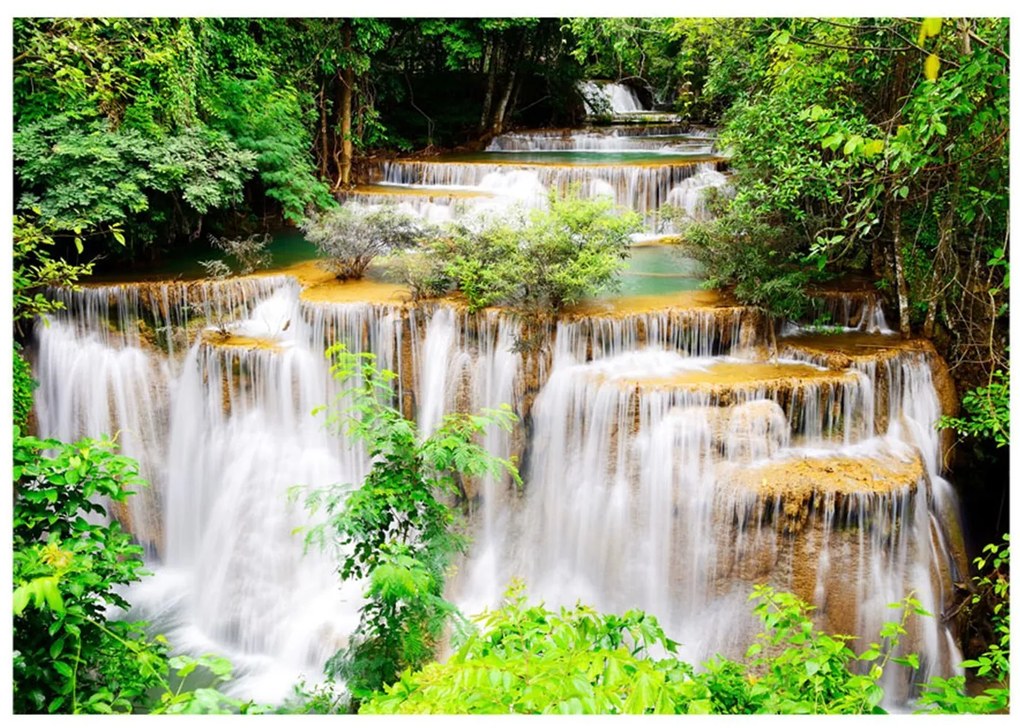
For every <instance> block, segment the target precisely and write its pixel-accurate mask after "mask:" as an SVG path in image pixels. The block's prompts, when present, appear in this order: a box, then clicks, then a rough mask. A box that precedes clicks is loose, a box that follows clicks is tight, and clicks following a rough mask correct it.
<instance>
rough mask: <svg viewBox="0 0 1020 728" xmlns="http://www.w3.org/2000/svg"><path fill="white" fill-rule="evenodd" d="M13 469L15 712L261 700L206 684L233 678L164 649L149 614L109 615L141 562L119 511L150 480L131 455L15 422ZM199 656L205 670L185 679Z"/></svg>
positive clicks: (222, 666) (218, 662) (240, 708)
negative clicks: (33, 432)
mask: <svg viewBox="0 0 1020 728" xmlns="http://www.w3.org/2000/svg"><path fill="white" fill-rule="evenodd" d="M50 453H52V454H50ZM13 476H14V491H15V502H14V511H13V547H14V560H13V571H12V577H13V582H14V590H13V595H12V606H13V611H14V642H13V647H14V654H13V665H14V674H13V677H14V692H13V696H14V700H13V706H14V710H15V712H17V713H100V714H109V713H131V712H136V711H142V712H150V713H226V712H231V713H236V712H254V711H255V710H256V708H255V707H254V706H253V705H252V704H251V703H250V702H245V701H240V700H236V699H233V698H228V697H227V696H225V695H223V694H222V693H220V692H219V691H218V690H216V689H215V688H214V687H213V685H215V684H216V683H218V682H220V681H223V680H227V679H229V677H230V669H231V668H230V663H229V662H227V661H226V660H224V659H222V658H219V657H215V656H213V655H204V656H202V657H201V658H197V659H196V658H190V657H187V656H177V657H172V658H169V659H168V657H167V651H168V645H167V643H166V640H165V639H163V638H162V637H157V638H156V639H149V638H148V637H147V636H146V634H145V627H146V624H145V623H144V622H127V621H124V620H121V619H115V618H112V617H111V613H113V612H115V611H117V610H127V609H128V607H129V604H128V603H127V601H126V600H125V599H124V598H123V596H121V593H120V590H121V589H122V588H123V587H124V586H126V585H128V584H130V583H132V582H135V581H137V580H138V579H140V578H141V577H142V576H143V575H145V574H146V573H147V572H146V571H145V570H144V565H143V563H142V560H141V554H142V548H141V547H140V546H138V545H136V544H134V543H132V539H131V536H130V534H128V533H127V532H126V531H124V530H123V528H122V527H121V524H120V522H119V521H118V520H117V519H116V517H115V513H116V509H119V508H122V507H124V503H125V501H126V500H127V498H128V496H130V495H131V494H133V493H134V492H135V490H134V489H135V488H138V487H144V486H145V485H146V483H145V481H144V480H142V479H141V478H140V477H139V475H138V464H137V463H136V462H135V461H134V460H132V459H130V458H127V457H124V456H123V455H118V454H116V452H115V449H114V444H113V443H112V442H110V441H109V440H98V441H97V440H90V439H83V440H80V441H78V442H76V443H74V444H70V445H69V444H65V443H62V442H59V441H57V440H40V439H37V438H34V437H28V436H23V435H21V432H20V430H19V428H18V427H17V426H15V428H14V473H13ZM101 502H102V503H109V504H112V508H113V509H114V513H110V512H109V511H108V510H107V506H105V505H103V504H102V503H101ZM200 666H201V667H203V668H205V669H207V670H208V672H209V677H208V678H206V679H205V680H204V684H203V685H201V686H199V687H195V688H188V689H185V679H186V678H187V676H188V675H189V674H191V673H192V672H194V671H195V669H196V668H197V667H200ZM170 669H172V670H173V671H174V673H175V676H176V677H175V678H174V680H171V679H170V678H169V676H168V671H169V670H170ZM171 682H175V683H176V687H171Z"/></svg>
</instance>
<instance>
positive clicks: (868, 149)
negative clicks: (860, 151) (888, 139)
mask: <svg viewBox="0 0 1020 728" xmlns="http://www.w3.org/2000/svg"><path fill="white" fill-rule="evenodd" d="M883 149H885V142H884V141H882V140H881V139H871V140H869V141H868V142H867V143H865V145H864V156H865V157H873V156H875V155H876V154H881V152H882V150H883Z"/></svg>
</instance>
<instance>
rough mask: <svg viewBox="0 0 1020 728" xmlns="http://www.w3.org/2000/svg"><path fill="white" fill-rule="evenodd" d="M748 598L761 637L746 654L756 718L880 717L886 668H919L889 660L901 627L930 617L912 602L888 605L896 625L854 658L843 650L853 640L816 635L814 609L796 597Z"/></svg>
mask: <svg viewBox="0 0 1020 728" xmlns="http://www.w3.org/2000/svg"><path fill="white" fill-rule="evenodd" d="M751 598H752V599H756V600H758V604H757V605H756V606H755V613H756V614H758V616H759V618H760V619H761V621H762V624H764V626H765V632H764V633H763V634H761V635H759V640H758V642H757V643H755V644H754V645H752V646H751V647H750V648H749V649H748V653H747V654H748V657H749V658H752V660H751V662H750V667H751V669H752V671H753V674H755V675H756V676H757V679H754V680H753V687H752V688H751V690H750V692H749V695H748V697H749V699H750V700H751V701H752V704H754V705H755V707H756V712H761V713H783V714H791V713H792V714H796V713H839V714H867V713H884V712H885V711H884V710H883V709H882V708H881V707H880V703H881V701H882V697H883V695H884V693H883V690H882V687H881V685H880V684H879V680H880V679H881V677H882V674H883V672H884V671H885V669H886V666H887V664H888V663H889V662H890V661H892V662H894V663H899V664H903V665H907V666H910V667H912V668H913V669H915V670H916V669H917V667H918V658H917V655H914V654H907V655H902V656H899V657H893V654H894V653H895V651H896V649H897V648H898V646H899V642H900V638H901V636H902V635H904V634H906V629H905V627H904V625H905V624H906V622H907V620H908V619H909V618H910V616H911V615H913V614H920V615H924V616H931V615H930V614H929V613H928V612H926V611H924V609H923V608H922V607H921V604H920V603H919V602H918V601H917V600H916V599H914V598H913V597H907V598H905V599H904V600H903V601H902V602H901V603H898V604H891V605H889V606H890V608H893V609H900V610H902V613H901V618H900V621H899V622H887V623H885V625H884V626H883V627H882V629H881V631H880V637H881V641H880V642H872V643H871V644H870V645H869V646H868V649H867V650H865V651H864V652H862V653H861V654H859V655H858V654H855V653H854V651H853V650H851V649H850V647H849V646H848V644H847V643H848V642H849V641H851V640H852V639H853V638H852V637H849V636H845V635H828V634H826V633H824V632H821V631H818V630H816V629H815V628H814V624H813V623H812V622H811V620H810V619H809V617H808V616H807V615H808V612H809V611H810V610H812V609H813V607H811V606H809V605H808V604H806V603H804V602H803V601H801V600H800V599H799V598H797V597H796V596H794V595H792V594H785V593H780V592H776V591H775V590H774V589H772V588H771V587H757V588H755V590H754V592H753V593H752V595H751ZM855 661H856V663H857V668H856V671H855V670H852V669H851V666H852V665H854V663H855ZM868 663H870V664H868Z"/></svg>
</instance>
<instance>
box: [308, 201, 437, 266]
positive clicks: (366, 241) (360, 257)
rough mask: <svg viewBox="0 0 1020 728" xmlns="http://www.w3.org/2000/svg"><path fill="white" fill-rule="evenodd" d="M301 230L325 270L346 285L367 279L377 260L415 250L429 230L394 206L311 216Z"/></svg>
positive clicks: (347, 208)
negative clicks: (400, 252)
mask: <svg viewBox="0 0 1020 728" xmlns="http://www.w3.org/2000/svg"><path fill="white" fill-rule="evenodd" d="M301 229H302V230H303V231H304V233H305V237H306V238H308V240H309V241H310V242H312V243H314V244H315V245H316V247H318V249H319V252H320V253H321V254H322V256H323V257H325V258H326V261H325V265H326V267H327V268H329V270H331V271H332V272H333V273H335V274H336V277H337V278H338V279H339V280H342V281H343V280H349V279H358V278H361V277H362V276H364V275H365V270H366V269H367V268H368V266H369V264H371V262H372V261H373V260H374V259H375V258H376V257H378V256H380V255H384V254H386V253H390V252H392V251H396V250H402V249H405V248H409V247H411V246H413V245H414V244H415V242H416V241H417V240H418V239H419V238H420V237H422V236H423V235H425V234H426V230H427V226H426V225H425V224H424V223H422V222H421V221H420V220H419V219H417V218H415V217H414V216H413V215H410V214H408V213H405V212H402V211H400V210H398V209H396V208H395V207H393V206H383V207H380V208H377V209H371V210H370V209H365V208H362V207H358V206H355V205H341V206H340V207H338V208H336V209H333V210H329V211H326V212H315V213H312V214H311V215H309V216H308V218H306V219H305V221H304V223H302V225H301Z"/></svg>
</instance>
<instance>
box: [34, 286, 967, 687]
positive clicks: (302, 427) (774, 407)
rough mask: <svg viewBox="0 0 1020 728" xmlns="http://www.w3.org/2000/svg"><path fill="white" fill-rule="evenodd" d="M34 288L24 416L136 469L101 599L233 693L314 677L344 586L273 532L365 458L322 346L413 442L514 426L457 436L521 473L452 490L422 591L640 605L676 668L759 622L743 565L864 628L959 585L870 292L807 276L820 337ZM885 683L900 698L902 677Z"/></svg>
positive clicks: (952, 542)
mask: <svg viewBox="0 0 1020 728" xmlns="http://www.w3.org/2000/svg"><path fill="white" fill-rule="evenodd" d="M51 295H53V296H54V297H59V298H60V299H61V300H62V301H63V302H64V303H65V304H66V307H67V308H66V310H65V311H61V312H58V313H57V314H55V315H54V316H53V320H52V321H51V323H50V325H49V326H38V327H36V336H37V342H36V347H35V350H34V366H35V371H36V376H37V377H38V378H39V380H40V381H41V387H40V389H39V392H38V398H37V406H38V421H39V429H40V434H42V435H43V436H57V437H60V438H62V439H67V440H73V439H76V438H77V437H80V436H83V435H91V436H96V435H99V434H102V433H119V435H118V441H119V443H120V445H121V447H122V449H123V451H124V453H125V454H127V455H130V456H132V457H135V458H137V459H138V460H139V462H140V466H141V469H142V472H143V475H144V476H145V477H147V478H148V479H149V480H150V481H151V483H152V488H150V489H149V492H148V493H145V494H144V495H143V496H140V497H137V498H135V499H133V500H132V503H131V511H130V513H129V514H128V515H127V521H128V524H127V525H128V527H129V528H130V530H131V532H132V533H133V534H134V536H135V537H136V538H137V540H138V541H139V542H140V543H142V544H144V545H145V547H146V550H147V556H148V560H149V563H150V564H151V565H152V567H153V570H154V571H155V576H153V577H152V578H150V579H147V580H145V581H143V582H142V583H141V584H140V585H138V586H137V587H135V588H133V589H132V590H131V591H130V593H129V594H127V597H128V599H129V601H131V603H132V604H133V605H134V606H135V613H136V614H137V616H138V617H139V618H146V619H150V620H151V621H152V622H153V624H154V625H155V628H156V629H159V630H160V631H163V632H165V633H166V634H167V636H168V638H169V639H170V640H171V643H172V644H173V645H175V647H176V648H178V649H183V650H187V651H190V652H197V653H201V652H206V651H212V652H217V653H219V654H223V655H225V656H227V657H228V658H230V659H231V660H232V661H233V662H234V663H235V665H236V666H237V674H238V680H237V681H235V682H234V683H233V684H232V685H231V686H230V688H229V689H230V690H231V691H232V692H233V693H235V694H237V695H245V696H247V697H254V698H256V699H258V700H264V701H269V702H273V701H278V700H282V699H283V698H284V697H285V696H286V693H287V692H288V690H289V687H290V685H291V684H293V682H294V681H296V680H297V678H298V676H300V675H304V676H306V677H307V678H308V679H309V680H310V681H311V682H314V681H315V680H316V679H318V678H320V677H321V669H322V666H323V663H324V661H325V659H326V658H327V657H328V656H329V655H331V654H333V653H334V652H335V651H336V650H337V649H338V648H339V647H341V646H343V645H344V644H345V642H346V640H347V639H348V636H349V635H350V634H351V632H352V631H353V630H354V628H355V626H356V624H357V618H358V616H357V613H358V608H359V606H360V604H361V591H362V589H363V585H361V584H355V583H352V584H345V585H343V586H342V587H339V586H338V584H337V578H336V573H335V569H336V564H335V558H334V556H333V555H331V554H320V553H316V552H310V553H308V554H305V553H304V549H303V547H302V543H301V539H300V536H295V535H294V533H293V532H294V530H295V529H296V528H299V527H301V526H304V525H308V523H309V520H310V519H309V516H308V514H307V513H305V512H304V510H303V508H302V506H301V505H300V503H295V502H292V501H290V500H288V497H287V493H288V489H290V488H291V487H292V486H295V485H305V486H310V487H319V486H325V485H329V484H350V485H351V486H356V485H357V484H358V483H360V482H361V481H362V479H363V478H364V476H365V474H366V473H367V471H368V468H369V466H370V463H369V462H368V458H367V456H366V454H365V452H364V449H363V448H362V447H361V446H360V445H359V444H357V443H351V442H348V441H346V440H345V439H344V438H342V437H340V436H338V435H337V434H336V433H335V432H332V431H330V430H328V429H327V428H326V427H325V425H324V418H323V416H322V415H318V416H316V415H313V414H312V412H313V410H314V409H316V408H317V407H319V406H321V405H325V404H330V403H333V402H334V401H335V400H336V398H337V397H338V396H340V394H341V392H342V389H343V387H342V386H341V385H340V384H338V383H337V382H335V381H333V379H332V378H331V376H330V373H329V362H328V361H327V360H326V358H325V357H324V356H323V351H324V350H325V348H326V347H327V346H329V345H331V344H333V343H337V342H341V343H344V344H345V346H346V347H347V349H348V350H349V351H352V352H371V353H372V354H374V355H375V357H376V365H377V366H378V367H379V368H384V369H389V370H392V371H394V372H396V373H397V375H398V376H397V377H396V379H395V380H394V383H393V385H394V388H395V402H394V404H395V405H397V406H399V407H400V408H401V409H402V411H403V412H405V413H406V414H408V415H410V416H413V417H414V418H415V419H416V420H417V422H418V426H419V429H420V432H421V433H422V436H427V435H428V434H429V433H431V432H434V431H435V429H436V428H437V427H438V426H439V425H440V423H441V422H442V419H443V417H444V416H445V415H446V414H449V413H451V412H468V411H471V412H477V411H480V410H482V409H484V408H493V407H497V406H499V405H500V404H503V403H506V404H509V405H511V407H512V409H513V410H514V411H515V413H516V414H517V415H518V416H519V418H520V421H519V422H518V423H517V425H516V427H515V428H514V431H513V432H512V433H507V432H504V431H502V430H492V431H490V432H488V433H487V434H486V436H485V438H484V441H483V445H484V446H485V448H486V449H487V450H488V451H489V452H491V453H493V454H494V455H497V456H498V457H503V458H516V459H517V461H518V462H519V463H520V464H521V470H522V475H523V477H524V480H525V484H524V487H523V489H522V490H518V489H517V488H516V487H515V486H514V485H513V484H512V483H511V482H510V480H509V479H508V478H488V479H481V480H479V481H478V482H467V483H465V484H464V489H465V490H464V493H463V496H464V501H465V502H464V504H463V505H464V507H465V510H466V512H467V513H468V514H469V523H468V526H469V529H470V532H471V534H472V538H473V543H472V546H471V549H470V551H469V553H468V554H467V556H466V557H465V559H464V560H463V562H462V563H461V564H460V565H459V566H458V573H457V574H456V575H455V576H454V577H453V578H452V579H451V580H450V583H449V596H450V597H451V598H453V599H454V600H455V601H456V602H457V603H458V604H460V605H461V607H462V608H463V609H464V610H465V611H466V612H468V613H476V612H478V611H480V610H481V609H482V608H483V607H485V606H493V605H495V604H496V603H497V601H498V599H499V597H500V595H501V594H502V592H503V590H504V589H505V588H506V586H507V584H508V582H509V580H510V579H511V578H513V577H515V576H519V577H523V578H524V579H525V582H526V583H527V585H528V591H529V594H530V595H531V596H532V598H535V599H544V600H545V601H547V602H548V603H549V604H563V605H572V604H574V603H575V602H576V601H577V600H578V599H580V600H582V601H585V602H588V603H590V604H592V605H594V606H595V607H596V608H598V609H602V610H607V611H623V610H627V609H633V608H639V609H645V610H647V611H649V612H651V613H653V614H655V615H656V616H658V617H659V618H660V619H661V620H662V622H663V624H664V626H665V627H666V629H667V632H668V633H669V634H670V635H671V636H672V637H674V638H675V639H677V640H678V641H680V642H681V643H682V645H683V648H682V657H683V658H684V659H686V660H688V661H690V662H692V663H694V664H697V663H699V662H700V661H702V660H704V659H707V658H708V657H710V656H712V655H713V654H715V653H717V652H719V653H722V654H728V655H730V656H732V657H740V653H741V650H742V649H743V648H744V647H745V646H746V644H747V642H748V640H750V639H751V638H753V636H754V634H755V633H756V632H757V631H759V629H760V626H759V625H758V623H757V621H756V620H755V618H754V617H753V615H752V613H751V611H750V609H749V607H748V605H747V604H746V597H747V595H748V593H749V592H750V589H751V588H752V586H753V585H754V584H757V583H769V584H772V585H773V586H775V587H776V588H778V589H782V590H790V591H795V592H796V593H798V594H799V595H800V596H801V597H803V598H805V599H808V600H811V601H813V602H814V603H816V604H817V606H818V611H817V612H816V613H815V614H816V617H817V619H818V621H819V626H821V627H822V628H824V629H826V630H828V631H830V632H846V633H853V634H859V635H862V636H863V637H865V638H866V639H874V638H875V636H876V635H877V632H878V629H879V628H880V627H881V624H882V623H883V622H884V621H887V620H889V619H895V615H893V614H891V613H890V610H888V609H887V607H886V605H887V604H888V603H890V602H893V601H896V600H898V599H901V598H902V597H903V596H905V595H906V594H908V593H911V592H913V593H914V594H915V596H916V597H917V598H918V599H920V600H921V601H922V603H923V604H924V605H925V606H926V608H928V609H929V610H930V611H933V612H936V613H938V612H940V611H941V609H942V608H943V605H945V604H946V603H947V602H948V599H949V598H950V595H951V590H952V582H953V581H954V580H956V579H958V578H959V576H960V572H959V571H958V564H959V558H958V557H959V552H958V549H957V547H956V543H957V542H958V540H959V539H958V530H959V525H958V515H957V514H958V504H957V503H956V500H955V497H954V494H953V491H952V488H951V486H950V485H949V483H948V482H947V481H946V480H945V479H944V477H942V473H941V450H940V439H939V437H938V432H937V430H936V428H935V424H936V422H937V421H938V418H939V416H940V408H939V403H938V398H937V396H936V392H935V386H934V383H933V374H932V368H931V362H932V361H933V360H934V359H933V358H934V357H936V355H935V354H934V351H933V350H932V349H931V347H930V345H927V344H924V343H923V342H900V341H899V340H898V338H897V337H895V336H889V335H886V334H883V333H881V331H882V326H881V324H880V323H879V322H881V320H882V319H881V314H880V311H881V309H880V306H879V303H878V299H877V297H874V296H871V295H870V294H869V295H857V296H850V297H846V296H844V297H840V296H838V295H835V294H833V295H824V296H821V297H820V299H819V300H820V304H819V305H820V306H823V307H825V310H831V313H830V316H829V319H830V320H831V321H832V322H833V325H834V326H838V327H839V331H840V332H841V333H836V334H831V333H830V334H827V335H826V336H811V335H809V334H810V332H807V331H804V330H791V331H789V332H788V334H789V335H787V336H783V337H781V339H780V341H779V348H778V350H771V349H770V347H767V346H766V344H767V342H768V339H769V337H768V336H767V329H766V326H765V321H764V319H763V318H762V316H761V315H760V312H758V311H757V310H755V309H749V308H743V307H740V306H735V305H731V304H728V303H726V302H725V300H724V299H719V298H713V297H701V298H683V297H676V296H663V297H658V298H655V299H654V300H651V301H645V300H644V299H641V300H639V299H634V300H635V302H636V303H635V305H633V306H631V307H627V306H623V307H622V308H621V309H619V310H604V309H600V308H599V307H597V306H595V307H588V308H585V307H579V308H577V309H573V310H571V311H570V312H568V313H566V314H564V315H562V316H560V317H559V319H558V320H556V321H555V322H547V323H546V324H542V325H543V326H545V328H539V329H535V330H532V329H528V330H527V331H526V330H525V327H526V325H527V326H528V327H533V326H535V324H534V323H528V324H526V323H525V322H522V321H520V320H518V319H517V318H516V317H515V316H513V315H511V314H510V313H508V312H504V311H499V310H489V311H483V312H480V313H477V314H471V313H468V312H467V311H466V310H464V309H463V308H462V307H460V306H459V305H457V304H455V303H451V302H449V301H435V302H428V303H423V304H397V303H394V304H379V303H369V302H332V301H330V300H329V299H328V297H326V296H316V297H315V300H304V299H303V298H302V289H301V286H300V285H299V284H298V283H297V282H296V281H295V280H293V279H292V278H290V277H289V276H287V275H272V276H257V277H249V278H243V279H236V280H228V281H223V282H218V283H215V282H195V283H188V284H183V283H173V282H171V283H158V284H156V283H146V284H137V285H121V286H96V287H88V288H85V289H83V290H81V291H79V292H76V293H67V292H63V291H59V292H58V291H54V292H52V294H51ZM699 302H700V303H699ZM536 332H537V333H536ZM869 332H871V333H869ZM529 341H530V342H532V344H527V342H529ZM534 342H537V348H535V345H534ZM522 344H525V345H522ZM770 351H771V354H770ZM339 406H342V402H341V403H340V405H339ZM848 575H850V578H848ZM910 632H911V637H910V643H909V645H907V647H908V649H910V650H913V651H917V652H918V653H919V654H920V655H921V656H922V668H923V669H922V671H921V677H924V678H927V677H930V676H932V675H949V674H953V671H954V666H955V665H956V664H957V663H958V662H959V660H960V655H959V650H958V648H957V647H956V646H955V645H954V644H953V641H952V639H951V638H950V635H949V634H948V632H947V630H946V628H945V626H944V625H942V624H941V623H940V622H939V621H938V620H937V619H927V620H917V622H916V624H913V623H912V624H911V625H910ZM887 680H888V684H887V687H888V689H889V695H890V704H891V705H900V704H903V702H904V701H905V700H907V699H908V698H909V695H908V694H907V693H906V688H905V676H904V674H903V672H902V671H900V670H898V668H897V670H889V675H888V677H887Z"/></svg>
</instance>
